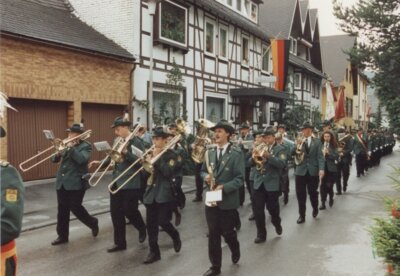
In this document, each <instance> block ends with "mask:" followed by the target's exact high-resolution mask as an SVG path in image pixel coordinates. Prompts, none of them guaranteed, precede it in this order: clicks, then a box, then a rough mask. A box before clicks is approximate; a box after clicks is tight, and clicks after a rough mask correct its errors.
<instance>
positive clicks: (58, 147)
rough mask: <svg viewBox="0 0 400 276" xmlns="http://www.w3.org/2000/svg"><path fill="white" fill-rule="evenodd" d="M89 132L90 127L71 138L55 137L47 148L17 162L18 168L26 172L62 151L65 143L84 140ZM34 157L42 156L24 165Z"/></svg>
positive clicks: (65, 146) (88, 135) (65, 145)
mask: <svg viewBox="0 0 400 276" xmlns="http://www.w3.org/2000/svg"><path fill="white" fill-rule="evenodd" d="M91 134H92V130H91V129H90V130H86V131H85V132H84V133H81V134H79V135H78V136H75V137H71V138H66V139H64V140H61V139H59V138H55V139H53V140H52V141H51V142H52V144H53V145H52V146H51V147H48V148H47V149H45V150H43V151H41V152H39V153H38V154H36V155H34V156H32V157H31V158H29V159H27V160H25V161H24V162H22V163H20V164H19V168H20V169H21V171H23V172H27V171H29V170H31V169H33V168H34V167H36V166H38V165H40V164H42V163H43V162H45V161H46V160H49V159H51V158H52V157H53V156H55V155H56V154H59V153H62V152H63V151H64V150H65V149H66V148H67V145H68V144H69V143H74V142H77V141H79V140H86V139H88V138H89V137H90V135H91ZM54 149H55V152H54V153H52V154H50V155H48V156H46V157H43V156H44V155H46V154H47V153H48V152H49V151H51V150H54ZM36 158H42V159H41V160H40V161H38V162H36V163H34V164H32V165H31V166H29V167H27V168H25V167H24V166H25V165H26V164H29V163H30V162H31V161H32V160H34V159H36Z"/></svg>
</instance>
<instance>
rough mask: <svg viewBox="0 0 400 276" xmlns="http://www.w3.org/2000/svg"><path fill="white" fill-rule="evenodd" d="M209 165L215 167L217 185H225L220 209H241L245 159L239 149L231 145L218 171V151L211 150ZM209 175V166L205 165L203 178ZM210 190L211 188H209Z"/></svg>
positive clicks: (209, 151)
mask: <svg viewBox="0 0 400 276" xmlns="http://www.w3.org/2000/svg"><path fill="white" fill-rule="evenodd" d="M206 154H208V158H209V164H210V166H211V167H213V172H214V178H215V182H216V184H217V185H224V189H223V191H222V201H220V202H218V203H217V204H218V207H219V208H220V209H222V210H232V209H237V208H238V207H239V205H240V204H239V188H240V187H241V186H242V185H243V183H244V170H245V166H244V157H243V153H242V151H241V150H240V148H238V147H234V146H232V145H229V146H228V148H227V149H226V152H225V154H224V155H223V156H222V160H221V164H220V166H219V168H218V170H217V168H216V164H217V149H216V148H212V149H209V150H208V151H207V152H206ZM207 175H208V171H207V165H206V163H203V167H202V168H201V176H202V178H203V179H204V178H205V177H206V176H207ZM208 189H209V187H208Z"/></svg>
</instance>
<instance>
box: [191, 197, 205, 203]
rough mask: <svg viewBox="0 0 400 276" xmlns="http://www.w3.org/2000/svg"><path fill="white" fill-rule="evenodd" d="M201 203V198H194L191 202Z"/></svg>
mask: <svg viewBox="0 0 400 276" xmlns="http://www.w3.org/2000/svg"><path fill="white" fill-rule="evenodd" d="M202 201H203V198H201V197H195V198H194V199H193V200H192V202H202Z"/></svg>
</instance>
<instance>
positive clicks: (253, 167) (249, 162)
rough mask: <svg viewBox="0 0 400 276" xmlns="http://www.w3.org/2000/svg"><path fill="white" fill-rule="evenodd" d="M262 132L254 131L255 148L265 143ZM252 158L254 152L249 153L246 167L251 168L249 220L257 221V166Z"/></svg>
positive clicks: (246, 158)
mask: <svg viewBox="0 0 400 276" xmlns="http://www.w3.org/2000/svg"><path fill="white" fill-rule="evenodd" d="M262 132H263V131H262V130H255V131H253V137H254V144H253V148H254V147H256V146H258V145H259V144H260V143H262V142H263V139H262V136H261V134H262ZM251 156H252V151H249V152H248V153H247V155H246V157H245V160H246V162H247V164H246V166H249V167H250V175H249V186H250V201H251V215H250V217H249V220H255V215H254V200H253V195H254V176H255V174H256V165H255V163H254V162H253V160H252V158H251Z"/></svg>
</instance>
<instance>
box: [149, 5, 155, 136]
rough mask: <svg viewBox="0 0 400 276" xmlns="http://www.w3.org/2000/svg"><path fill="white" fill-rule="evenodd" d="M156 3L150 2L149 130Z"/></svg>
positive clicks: (150, 123)
mask: <svg viewBox="0 0 400 276" xmlns="http://www.w3.org/2000/svg"><path fill="white" fill-rule="evenodd" d="M156 5H157V4H156V2H155V1H149V6H148V7H149V8H148V10H149V15H150V17H151V30H150V42H151V45H150V69H149V96H148V97H149V98H148V101H147V102H148V104H149V105H148V118H147V124H148V127H149V129H150V130H151V129H153V38H154V15H155V13H156Z"/></svg>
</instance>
